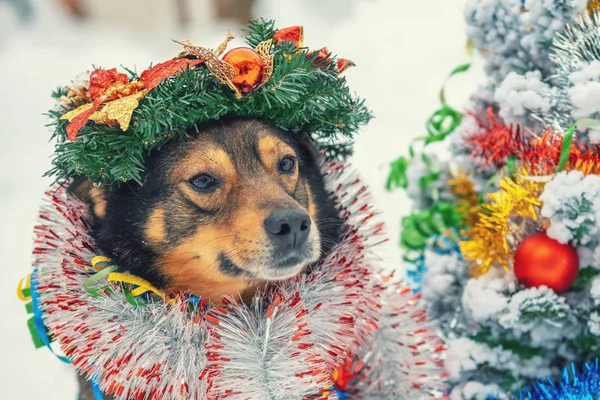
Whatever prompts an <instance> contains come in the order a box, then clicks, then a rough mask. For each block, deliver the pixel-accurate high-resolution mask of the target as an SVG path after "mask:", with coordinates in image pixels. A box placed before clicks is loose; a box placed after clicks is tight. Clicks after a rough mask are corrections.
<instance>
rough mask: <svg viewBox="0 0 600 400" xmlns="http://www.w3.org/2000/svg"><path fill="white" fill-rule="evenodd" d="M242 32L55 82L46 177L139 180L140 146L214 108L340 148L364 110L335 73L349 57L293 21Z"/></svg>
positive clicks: (174, 136)
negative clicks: (307, 42)
mask: <svg viewBox="0 0 600 400" xmlns="http://www.w3.org/2000/svg"><path fill="white" fill-rule="evenodd" d="M246 31H247V37H246V42H247V43H248V45H249V46H250V47H238V48H234V49H231V50H229V51H228V52H227V53H225V54H223V53H224V52H225V51H226V49H227V44H228V42H229V41H230V40H231V39H233V36H232V35H231V34H230V33H228V34H227V37H226V38H225V40H224V41H223V43H221V44H220V45H219V46H218V47H217V48H216V49H215V50H209V49H207V48H204V47H198V46H194V45H192V44H191V43H189V42H188V41H177V43H180V44H181V45H183V52H182V53H181V54H179V55H178V56H177V57H175V58H174V59H172V60H168V61H165V62H162V63H159V64H156V65H155V66H153V67H152V68H149V69H147V70H145V71H143V72H142V73H141V74H137V73H135V72H134V71H132V70H127V71H126V73H121V72H118V71H117V69H116V68H113V69H96V70H94V71H92V72H91V73H90V74H89V75H87V74H84V75H82V76H80V77H78V79H77V80H76V81H74V82H73V83H72V84H71V85H69V86H68V87H65V88H59V89H58V90H56V91H55V93H54V97H55V98H56V99H57V104H56V107H54V109H53V110H51V111H50V112H49V114H50V117H51V118H52V119H53V120H54V124H55V130H54V137H55V138H56V139H57V140H58V144H57V146H56V152H55V155H54V159H53V168H52V169H51V170H50V171H49V172H48V175H51V176H55V177H56V178H57V179H58V180H61V179H65V178H68V177H70V176H85V177H87V178H88V179H89V180H90V181H92V182H94V183H96V184H107V183H111V182H115V181H129V180H134V181H139V180H140V176H141V173H142V172H143V171H144V155H145V154H147V153H148V152H149V151H152V150H154V149H160V147H161V146H162V145H164V144H165V143H166V142H168V141H170V140H185V139H186V137H187V136H188V135H189V132H190V128H192V129H193V127H195V126H198V125H200V124H202V123H205V122H208V121H211V120H218V119H220V118H222V117H224V116H235V117H248V118H259V119H261V120H264V121H267V122H269V123H271V124H273V125H275V126H277V127H279V128H282V129H284V130H286V131H291V132H298V133H306V134H309V135H310V137H311V138H312V139H313V140H314V141H315V143H316V144H317V145H318V146H319V147H320V148H321V149H322V150H323V151H324V152H325V154H326V155H328V156H329V157H332V158H335V157H344V156H346V155H348V154H349V153H350V152H351V150H352V143H351V139H352V136H353V135H354V133H355V132H356V131H357V130H358V129H359V127H360V126H361V125H363V124H366V123H367V122H368V121H369V119H370V118H371V114H370V112H369V111H368V109H367V108H366V106H365V105H364V101H363V100H361V99H359V98H357V97H355V96H353V95H352V94H351V93H350V90H349V88H348V86H347V84H346V80H345V78H344V77H343V76H341V75H340V74H341V73H342V72H343V71H344V70H345V69H346V68H348V67H350V66H353V65H354V63H353V62H352V61H349V60H345V59H342V58H336V57H335V56H333V55H332V54H331V53H329V51H328V50H327V49H326V48H322V49H320V50H319V51H311V50H309V49H307V48H305V47H303V44H302V42H303V30H302V27H300V26H295V27H290V28H285V29H280V30H277V29H275V28H274V22H273V21H267V20H262V19H261V20H256V21H254V22H251V23H250V24H249V25H248V26H247V28H246ZM221 56H222V57H221ZM220 57H221V58H220Z"/></svg>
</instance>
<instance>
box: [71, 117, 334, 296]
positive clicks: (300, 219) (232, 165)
mask: <svg viewBox="0 0 600 400" xmlns="http://www.w3.org/2000/svg"><path fill="white" fill-rule="evenodd" d="M187 135H188V137H187V138H186V139H185V140H179V141H178V140H172V141H171V142H169V143H167V144H166V145H164V146H163V147H162V148H161V149H160V150H156V151H153V152H151V153H150V154H149V156H148V157H147V160H146V163H145V165H146V170H145V172H144V174H143V176H142V179H141V184H138V183H131V182H128V183H120V184H113V185H111V186H107V187H101V186H95V185H92V184H91V183H90V182H89V181H87V180H85V179H75V180H74V181H73V182H72V184H71V185H70V187H69V192H70V193H71V194H73V195H75V196H76V197H78V198H79V199H81V200H83V201H85V202H87V203H88V204H89V205H90V209H91V212H92V224H91V235H92V237H93V239H94V240H95V242H96V245H97V246H98V248H99V250H100V251H101V253H102V254H103V255H106V256H108V257H110V258H111V259H112V261H113V263H114V264H115V265H116V266H117V267H118V268H119V269H120V270H121V271H122V272H128V273H130V274H133V275H136V276H139V277H141V278H143V279H146V280H147V281H149V282H150V283H151V284H153V285H154V286H156V287H157V288H159V289H162V290H164V291H176V292H188V293H191V294H193V295H195V296H198V297H200V298H202V299H205V300H206V301H207V302H209V303H212V304H218V303H220V302H221V299H222V298H223V296H232V297H234V298H238V299H241V300H242V301H247V300H248V299H249V298H251V297H252V296H253V295H254V294H255V293H257V291H259V290H262V289H263V288H264V287H265V286H266V285H267V284H268V282H272V281H280V280H285V279H288V278H292V277H294V276H296V275H298V274H301V273H304V272H308V271H310V268H311V266H312V265H314V264H315V263H316V262H317V261H318V260H319V259H320V258H321V257H323V256H324V255H326V254H327V253H328V252H329V251H330V250H331V249H332V248H333V246H335V244H336V243H338V241H339V239H340V235H341V230H342V221H341V219H340V218H339V216H338V212H337V210H336V207H335V204H334V202H333V200H332V198H331V197H330V195H329V194H328V192H327V190H326V188H325V183H324V179H323V176H322V173H321V169H320V159H319V153H318V151H317V150H316V148H315V146H314V145H313V144H312V142H311V141H310V139H309V138H308V136H307V135H301V134H298V133H292V132H286V131H283V130H281V129H278V128H276V127H273V126H271V125H269V124H267V123H265V122H262V121H259V120H255V119H225V120H221V121H216V122H214V123H210V124H207V125H204V126H201V127H198V128H194V129H190V130H189V131H188V132H187Z"/></svg>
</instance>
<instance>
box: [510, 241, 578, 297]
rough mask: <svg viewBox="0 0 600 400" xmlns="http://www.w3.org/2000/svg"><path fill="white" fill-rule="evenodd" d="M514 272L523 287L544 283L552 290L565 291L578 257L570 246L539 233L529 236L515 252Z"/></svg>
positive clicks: (576, 265) (572, 279) (570, 283)
mask: <svg viewBox="0 0 600 400" xmlns="http://www.w3.org/2000/svg"><path fill="white" fill-rule="evenodd" d="M514 271H515V276H516V278H517V280H518V281H519V282H520V283H522V284H524V285H525V286H526V287H540V286H547V287H549V288H550V289H552V290H554V291H555V292H556V293H561V292H565V291H567V290H569V288H570V287H571V286H572V285H573V283H574V282H575V279H576V278H577V273H578V272H579V256H578V255H577V251H576V250H575V248H574V247H573V246H570V245H568V244H562V243H560V242H558V241H557V240H554V239H552V238H550V237H548V235H546V234H545V233H543V232H540V233H536V234H534V235H531V236H529V237H527V238H525V240H523V241H522V242H521V244H520V245H519V246H518V247H517V251H515V256H514Z"/></svg>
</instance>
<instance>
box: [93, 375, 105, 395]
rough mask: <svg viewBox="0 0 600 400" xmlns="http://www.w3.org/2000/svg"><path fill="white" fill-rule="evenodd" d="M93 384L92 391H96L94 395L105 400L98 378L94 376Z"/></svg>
mask: <svg viewBox="0 0 600 400" xmlns="http://www.w3.org/2000/svg"><path fill="white" fill-rule="evenodd" d="M91 384H92V393H94V397H95V398H96V400H104V397H102V390H100V384H99V383H98V380H97V378H96V377H95V376H94V377H93V378H92V380H91Z"/></svg>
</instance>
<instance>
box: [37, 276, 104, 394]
mask: <svg viewBox="0 0 600 400" xmlns="http://www.w3.org/2000/svg"><path fill="white" fill-rule="evenodd" d="M37 287H38V270H37V269H34V270H33V272H32V273H31V308H32V309H33V322H34V324H35V330H36V331H37V333H38V335H39V336H40V339H41V340H42V343H44V345H45V346H46V347H47V348H48V349H50V351H51V352H52V354H54V355H55V356H56V358H58V359H59V360H60V361H62V362H64V363H66V364H71V361H70V360H69V359H68V358H66V357H63V356H59V355H58V354H56V353H55V352H54V350H53V349H52V346H50V338H49V337H48V334H47V333H46V325H44V318H43V315H44V312H43V311H42V308H41V307H40V303H41V300H40V294H39V293H38V291H37ZM91 383H92V392H93V393H94V397H95V398H96V400H104V398H103V397H102V391H101V390H100V385H98V383H97V381H96V379H95V378H94V379H92V382H91ZM77 398H78V399H81V396H78V397H77Z"/></svg>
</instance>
